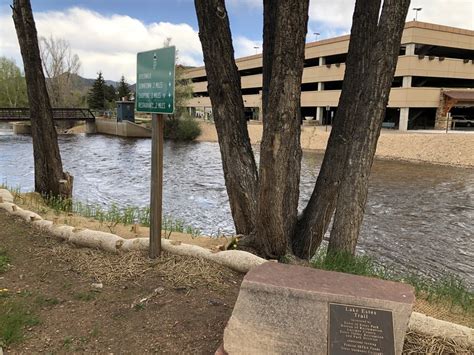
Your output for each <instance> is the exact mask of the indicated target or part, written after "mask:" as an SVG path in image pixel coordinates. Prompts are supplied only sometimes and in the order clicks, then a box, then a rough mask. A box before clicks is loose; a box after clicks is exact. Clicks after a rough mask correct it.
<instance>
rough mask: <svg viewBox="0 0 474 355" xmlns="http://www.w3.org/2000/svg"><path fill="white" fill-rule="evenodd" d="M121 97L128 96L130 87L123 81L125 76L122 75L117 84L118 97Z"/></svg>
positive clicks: (120, 98)
mask: <svg viewBox="0 0 474 355" xmlns="http://www.w3.org/2000/svg"><path fill="white" fill-rule="evenodd" d="M122 97H126V98H127V99H129V98H130V87H129V86H128V84H127V83H126V81H125V77H124V76H123V75H122V77H121V78H120V83H119V85H118V99H119V100H122Z"/></svg>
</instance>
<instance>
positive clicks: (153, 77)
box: [135, 47, 176, 114]
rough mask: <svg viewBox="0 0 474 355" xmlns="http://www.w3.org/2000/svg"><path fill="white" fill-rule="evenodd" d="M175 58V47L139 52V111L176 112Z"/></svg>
mask: <svg viewBox="0 0 474 355" xmlns="http://www.w3.org/2000/svg"><path fill="white" fill-rule="evenodd" d="M175 58H176V48H175V47H166V48H161V49H155V50H152V51H147V52H140V53H138V54H137V87H136V95H135V103H136V110H137V111H138V112H150V113H162V114H172V113H173V112H174V68H175Z"/></svg>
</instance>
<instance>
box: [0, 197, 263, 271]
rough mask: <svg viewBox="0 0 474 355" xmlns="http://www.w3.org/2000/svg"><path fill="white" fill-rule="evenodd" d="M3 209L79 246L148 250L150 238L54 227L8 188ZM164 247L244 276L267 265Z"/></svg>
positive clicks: (235, 253) (181, 246) (235, 255)
mask: <svg viewBox="0 0 474 355" xmlns="http://www.w3.org/2000/svg"><path fill="white" fill-rule="evenodd" d="M0 208H2V209H4V210H5V211H7V212H8V213H10V214H11V215H15V216H19V217H21V218H22V219H24V220H25V221H27V222H29V223H32V224H33V226H35V227H36V228H38V229H40V230H43V231H45V232H48V233H50V234H51V235H53V236H55V237H56V238H59V239H62V240H65V241H68V242H71V243H73V244H75V245H78V246H82V247H88V248H99V249H102V250H105V251H108V252H111V253H120V252H126V251H132V250H148V246H149V240H148V238H134V239H125V238H122V237H120V236H118V235H115V234H112V233H106V232H100V231H95V230H90V229H82V228H74V227H71V226H67V225H59V224H54V223H53V222H52V221H48V220H45V219H43V218H42V217H41V216H40V215H38V214H36V213H34V212H31V211H28V210H24V209H22V208H21V207H19V206H17V205H15V204H14V203H13V196H12V194H11V193H10V192H9V191H8V190H5V189H0ZM162 247H163V250H165V251H167V252H170V253H173V254H178V255H184V256H192V257H199V258H203V259H207V260H210V261H213V262H216V263H218V264H220V265H223V266H226V267H228V268H230V269H232V270H235V271H238V272H242V273H246V272H247V271H249V270H250V269H251V268H252V267H254V266H257V265H260V264H263V263H265V262H267V260H265V259H262V258H260V257H258V256H256V255H253V254H250V253H248V252H245V251H241V250H225V251H220V252H217V253H214V252H212V251H211V250H209V249H206V248H202V247H199V246H197V245H191V244H185V243H179V242H174V241H171V240H168V239H162Z"/></svg>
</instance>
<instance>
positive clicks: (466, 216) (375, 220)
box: [0, 127, 474, 285]
mask: <svg viewBox="0 0 474 355" xmlns="http://www.w3.org/2000/svg"><path fill="white" fill-rule="evenodd" d="M150 143H151V142H150V140H149V139H124V138H118V137H108V136H102V135H92V136H85V135H70V136H64V135H63V136H59V144H60V148H61V154H62V159H63V163H64V165H65V169H66V170H67V171H69V172H71V173H72V175H74V198H75V199H76V200H79V201H83V202H89V203H94V204H100V205H103V206H104V207H106V206H107V205H109V206H110V205H111V204H112V203H115V204H117V205H118V206H123V207H125V206H141V207H144V206H147V204H148V201H149V193H150V145H151V144H150ZM321 160H322V155H321V154H318V153H308V152H306V153H304V155H303V161H302V176H301V201H300V205H301V207H302V206H304V205H305V203H306V201H307V200H308V198H309V196H310V194H311V191H312V189H313V186H314V182H315V180H316V177H317V174H318V171H319V167H320V164H321ZM0 183H7V184H8V185H9V186H20V187H21V189H22V190H23V191H30V190H33V186H34V182H33V153H32V144H31V137H29V136H16V135H13V134H11V131H8V130H5V129H3V130H2V127H0ZM163 205H164V206H163V209H164V214H166V215H170V216H173V217H174V218H180V219H182V220H184V221H185V222H186V223H187V224H189V225H192V226H194V227H197V228H199V229H201V231H202V233H203V234H205V235H211V236H213V235H214V236H215V235H217V234H219V233H232V232H233V224H232V218H231V215H230V210H229V205H228V199H227V193H226V190H225V185H224V178H223V174H222V167H221V160H220V153H219V147H218V145H217V144H216V143H172V142H166V143H165V150H164V189H163ZM359 249H360V250H361V251H364V252H367V253H369V254H370V255H373V256H375V257H377V258H378V259H381V260H382V261H383V262H386V263H393V264H395V267H397V268H399V269H408V270H410V271H417V272H421V273H423V274H429V275H438V274H440V273H442V272H446V271H448V272H452V273H455V274H457V275H459V276H461V277H463V278H465V279H466V280H467V281H468V282H469V283H470V284H471V285H474V169H463V168H455V167H444V166H436V165H430V164H415V163H405V162H396V161H382V160H377V161H376V162H375V163H374V167H373V170H372V175H371V180H370V190H369V198H368V203H367V209H366V214H365V218H364V224H363V227H362V231H361V236H360V241H359Z"/></svg>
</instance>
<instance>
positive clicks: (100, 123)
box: [95, 119, 151, 138]
mask: <svg viewBox="0 0 474 355" xmlns="http://www.w3.org/2000/svg"><path fill="white" fill-rule="evenodd" d="M95 123H96V128H97V133H103V134H110V135H113V136H121V137H138V138H150V137H151V129H149V128H146V127H143V126H140V125H137V124H135V123H132V122H129V121H122V122H116V121H113V120H102V119H96V121H95Z"/></svg>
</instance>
